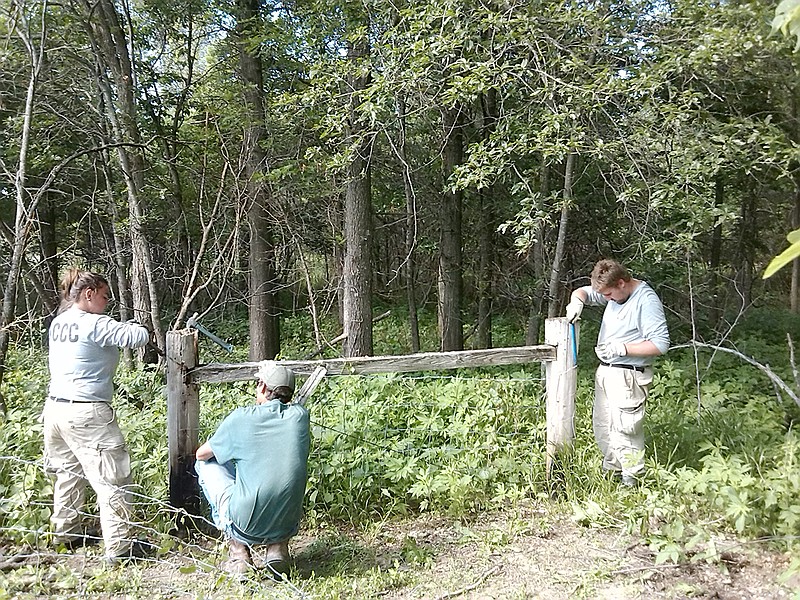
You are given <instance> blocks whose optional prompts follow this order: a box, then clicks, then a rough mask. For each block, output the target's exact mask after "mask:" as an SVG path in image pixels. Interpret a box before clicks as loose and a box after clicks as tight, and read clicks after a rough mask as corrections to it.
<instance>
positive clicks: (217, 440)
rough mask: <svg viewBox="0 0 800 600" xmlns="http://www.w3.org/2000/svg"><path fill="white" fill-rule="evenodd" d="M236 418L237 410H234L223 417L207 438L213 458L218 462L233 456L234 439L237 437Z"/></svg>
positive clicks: (237, 415)
mask: <svg viewBox="0 0 800 600" xmlns="http://www.w3.org/2000/svg"><path fill="white" fill-rule="evenodd" d="M238 419H239V410H234V411H233V412H232V413H231V414H229V415H228V416H227V417H225V419H223V421H222V423H220V424H219V427H217V430H216V431H215V432H214V435H212V436H211V437H210V438H209V440H208V445H209V446H211V451H212V452H213V453H214V458H216V459H217V462H218V463H220V464H224V463H226V462H228V461H229V460H231V459H233V457H234V454H235V449H236V440H237V439H238V431H237V430H238V427H237V425H236V423H237V421H238Z"/></svg>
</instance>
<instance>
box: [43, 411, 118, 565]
mask: <svg viewBox="0 0 800 600" xmlns="http://www.w3.org/2000/svg"><path fill="white" fill-rule="evenodd" d="M43 416H44V456H45V465H46V468H47V471H48V472H49V473H50V474H51V475H53V476H54V477H55V485H54V487H53V514H52V516H51V517H50V521H51V523H52V526H53V531H54V533H55V534H56V535H58V536H65V537H70V536H71V535H75V534H76V533H79V531H80V518H81V510H82V508H83V502H84V492H85V489H86V482H87V481H88V482H89V484H90V485H91V486H92V489H94V491H95V494H96V495H97V505H98V507H99V509H100V526H101V527H102V530H103V542H104V544H105V553H106V556H119V555H122V554H124V553H125V551H126V550H127V549H128V547H129V546H130V544H131V541H130V539H129V537H130V536H129V533H130V520H131V509H130V491H129V486H130V484H131V461H130V456H129V455H128V449H127V448H126V446H125V439H124V438H123V437H122V432H121V431H120V429H119V425H118V424H117V420H116V417H115V416H114V409H113V408H112V407H111V405H110V404H108V403H106V402H84V403H78V402H55V401H54V400H50V399H48V400H47V402H46V403H45V408H44V413H43Z"/></svg>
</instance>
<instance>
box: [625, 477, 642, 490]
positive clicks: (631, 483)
mask: <svg viewBox="0 0 800 600" xmlns="http://www.w3.org/2000/svg"><path fill="white" fill-rule="evenodd" d="M622 485H624V486H625V487H630V488H632V487H636V486H637V485H639V480H638V479H637V478H636V475H623V476H622Z"/></svg>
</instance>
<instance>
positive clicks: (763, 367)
mask: <svg viewBox="0 0 800 600" xmlns="http://www.w3.org/2000/svg"><path fill="white" fill-rule="evenodd" d="M692 346H695V347H698V348H708V349H711V350H714V351H719V352H727V353H728V354H733V355H734V356H737V357H738V358H740V359H742V360H743V361H744V362H746V363H748V364H750V365H753V366H754V367H756V368H757V369H759V370H760V371H762V372H763V373H764V374H765V375H766V376H767V377H769V379H770V381H772V383H774V384H775V386H776V387H777V388H778V389H780V390H782V391H783V392H785V393H786V394H787V395H788V396H789V397H790V398H791V399H792V400H794V401H795V403H796V404H797V406H800V397H798V396H797V394H796V393H795V392H794V390H793V389H792V388H790V387H789V386H788V385H787V384H786V382H785V381H784V380H783V379H781V378H780V377H779V376H778V375H776V374H775V372H774V371H773V370H772V369H770V368H769V365H762V364H761V363H760V362H758V361H757V360H755V359H754V358H750V357H749V356H747V355H745V354H742V353H741V352H739V351H738V350H734V349H732V348H723V347H722V346H715V345H713V344H706V343H704V342H697V341H691V342H689V343H688V344H681V345H680V346H674V347H673V349H677V348H689V347H692Z"/></svg>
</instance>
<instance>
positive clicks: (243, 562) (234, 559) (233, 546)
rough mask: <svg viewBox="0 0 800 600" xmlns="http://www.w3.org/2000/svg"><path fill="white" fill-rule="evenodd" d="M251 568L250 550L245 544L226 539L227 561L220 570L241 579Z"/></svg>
mask: <svg viewBox="0 0 800 600" xmlns="http://www.w3.org/2000/svg"><path fill="white" fill-rule="evenodd" d="M252 568H253V559H252V558H251V557H250V548H248V547H247V545H246V544H243V543H242V542H240V541H238V540H235V539H233V538H229V539H228V560H226V561H225V562H224V563H223V564H222V569H223V570H224V571H226V572H227V573H230V574H231V575H234V576H236V577H242V576H244V575H246V574H247V573H249V572H250V570H251V569H252Z"/></svg>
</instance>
